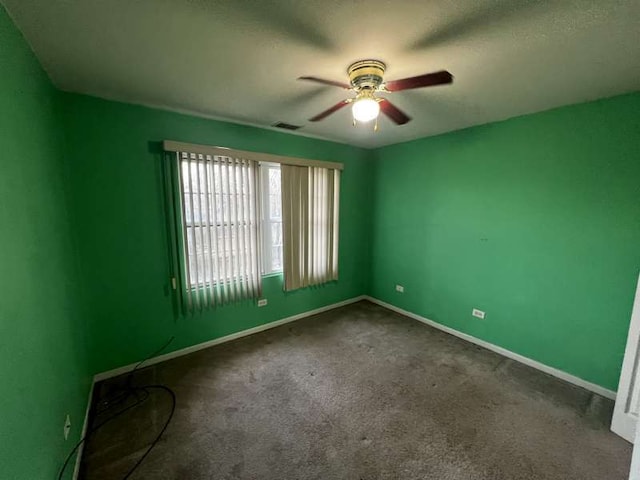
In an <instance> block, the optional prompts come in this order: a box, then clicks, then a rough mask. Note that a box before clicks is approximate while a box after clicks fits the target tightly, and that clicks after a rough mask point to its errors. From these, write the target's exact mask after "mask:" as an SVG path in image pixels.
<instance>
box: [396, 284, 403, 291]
mask: <svg viewBox="0 0 640 480" xmlns="http://www.w3.org/2000/svg"><path fill="white" fill-rule="evenodd" d="M396 292H400V293H404V287H403V286H402V285H396Z"/></svg>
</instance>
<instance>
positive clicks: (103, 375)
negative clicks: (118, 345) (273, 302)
mask: <svg viewBox="0 0 640 480" xmlns="http://www.w3.org/2000/svg"><path fill="white" fill-rule="evenodd" d="M366 298H367V297H366V296H365V295H360V296H358V297H353V298H349V299H348V300H343V301H342V302H338V303H333V304H331V305H326V306H324V307H320V308H316V309H315V310H309V311H307V312H302V313H298V314H297V315H292V316H291V317H286V318H282V319H280V320H275V321H273V322H269V323H265V324H264V325H259V326H257V327H254V328H250V329H248V330H242V331H240V332H236V333H232V334H231V335H226V336H224V337H220V338H216V339H214V340H209V341H208V342H203V343H198V344H197V345H192V346H190V347H186V348H182V349H180V350H176V351H175V352H169V353H166V354H164V355H158V356H157V357H153V358H150V359H148V360H146V361H145V362H144V365H145V366H146V367H148V366H149V365H154V364H156V363H160V362H165V361H167V360H171V359H172V358H177V357H181V356H183V355H188V354H190V353H193V352H197V351H198V350H202V349H204V348H209V347H213V346H214V345H220V344H221V343H225V342H230V341H232V340H236V339H238V338H242V337H246V336H248V335H253V334H254V333H258V332H264V331H265V330H269V329H271V328H275V327H279V326H280V325H284V324H285V323H289V322H294V321H296V320H300V319H302V318H306V317H310V316H311V315H317V314H318V313H323V312H326V311H329V310H333V309H334V308H339V307H344V306H345V305H349V304H351V303H356V302H359V301H361V300H365V299H366ZM138 363H139V362H135V363H131V364H129V365H125V366H123V367H118V368H114V369H113V370H107V371H106V372H101V373H97V374H96V375H94V377H93V382H94V383H96V382H100V381H102V380H106V379H107V378H112V377H117V376H118V375H122V374H123V373H128V372H130V371H131V370H133V369H134V368H135V366H136V365H137V364H138Z"/></svg>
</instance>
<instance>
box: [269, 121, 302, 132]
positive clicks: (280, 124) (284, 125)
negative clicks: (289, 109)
mask: <svg viewBox="0 0 640 480" xmlns="http://www.w3.org/2000/svg"><path fill="white" fill-rule="evenodd" d="M273 126H274V127H276V128H284V129H285V130H298V129H299V128H301V126H300V125H291V124H290V123H284V122H278V123H274V124H273Z"/></svg>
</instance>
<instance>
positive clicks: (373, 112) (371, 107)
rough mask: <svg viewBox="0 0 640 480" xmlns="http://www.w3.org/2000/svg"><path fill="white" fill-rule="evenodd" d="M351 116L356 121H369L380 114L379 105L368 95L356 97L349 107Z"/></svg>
mask: <svg viewBox="0 0 640 480" xmlns="http://www.w3.org/2000/svg"><path fill="white" fill-rule="evenodd" d="M351 112H352V113H353V118H354V119H355V120H356V121H358V122H363V123H366V122H370V121H371V120H374V119H376V118H377V117H378V115H379V114H380V105H379V104H378V102H377V101H376V100H375V99H374V98H373V97H370V96H365V97H361V98H357V99H356V101H355V102H353V106H352V107H351Z"/></svg>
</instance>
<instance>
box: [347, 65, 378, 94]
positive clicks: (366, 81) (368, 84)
mask: <svg viewBox="0 0 640 480" xmlns="http://www.w3.org/2000/svg"><path fill="white" fill-rule="evenodd" d="M386 68H387V66H386V65H385V64H384V63H382V62H381V61H380V60H360V61H358V62H355V63H352V64H351V65H349V68H348V69H347V73H348V74H349V80H350V81H351V86H352V87H353V88H355V89H357V90H360V89H377V88H378V87H379V86H380V85H381V84H382V81H383V77H384V71H385V69H386Z"/></svg>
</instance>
